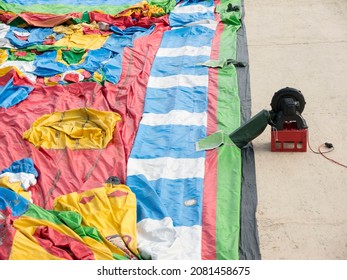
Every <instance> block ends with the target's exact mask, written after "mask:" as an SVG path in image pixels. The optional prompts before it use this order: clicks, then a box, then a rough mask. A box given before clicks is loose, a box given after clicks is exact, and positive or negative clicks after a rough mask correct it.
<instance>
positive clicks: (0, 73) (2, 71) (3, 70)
mask: <svg viewBox="0 0 347 280" xmlns="http://www.w3.org/2000/svg"><path fill="white" fill-rule="evenodd" d="M12 69H15V70H16V72H17V74H18V75H19V76H20V77H24V74H23V73H22V72H21V71H20V70H19V69H18V68H17V67H16V66H6V67H4V68H0V77H2V76H5V75H6V74H7V73H8V72H10V71H11V70H12Z"/></svg>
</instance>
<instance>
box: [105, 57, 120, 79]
mask: <svg viewBox="0 0 347 280" xmlns="http://www.w3.org/2000/svg"><path fill="white" fill-rule="evenodd" d="M122 59H123V56H121V55H120V54H117V55H115V56H114V57H113V58H111V59H110V60H109V61H108V62H107V63H106V64H105V66H104V67H103V68H102V70H103V71H104V73H105V77H106V80H108V81H110V82H111V83H113V84H117V83H118V82H119V78H120V76H121V74H122Z"/></svg>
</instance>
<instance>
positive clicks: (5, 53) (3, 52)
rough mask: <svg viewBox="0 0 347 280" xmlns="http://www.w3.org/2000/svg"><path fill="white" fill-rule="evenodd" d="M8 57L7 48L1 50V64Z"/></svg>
mask: <svg viewBox="0 0 347 280" xmlns="http://www.w3.org/2000/svg"><path fill="white" fill-rule="evenodd" d="M7 59H8V54H7V51H6V50H0V65H1V64H3V63H5V62H6V60H7Z"/></svg>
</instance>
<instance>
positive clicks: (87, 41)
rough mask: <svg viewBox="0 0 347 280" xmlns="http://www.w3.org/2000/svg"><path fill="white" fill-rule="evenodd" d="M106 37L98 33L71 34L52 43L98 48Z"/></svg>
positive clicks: (73, 46)
mask: <svg viewBox="0 0 347 280" xmlns="http://www.w3.org/2000/svg"><path fill="white" fill-rule="evenodd" d="M107 39H108V36H105V35H100V34H78V33H76V34H71V35H66V36H65V37H63V38H62V39H60V40H58V41H57V42H55V43H54V45H55V46H66V47H68V48H84V49H88V50H96V49H100V48H101V47H102V46H103V45H104V44H105V42H106V40H107Z"/></svg>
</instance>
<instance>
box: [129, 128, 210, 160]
mask: <svg viewBox="0 0 347 280" xmlns="http://www.w3.org/2000/svg"><path fill="white" fill-rule="evenodd" d="M205 137H206V127H205V126H193V125H192V126H185V125H157V126H149V125H140V127H139V129H138V132H137V135H136V138H137V145H135V146H134V147H133V150H132V152H131V158H141V159H152V158H160V157H172V158H201V157H204V156H205V152H204V151H200V152H197V151H196V148H195V143H196V142H197V141H199V140H200V139H203V138H205Z"/></svg>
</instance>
